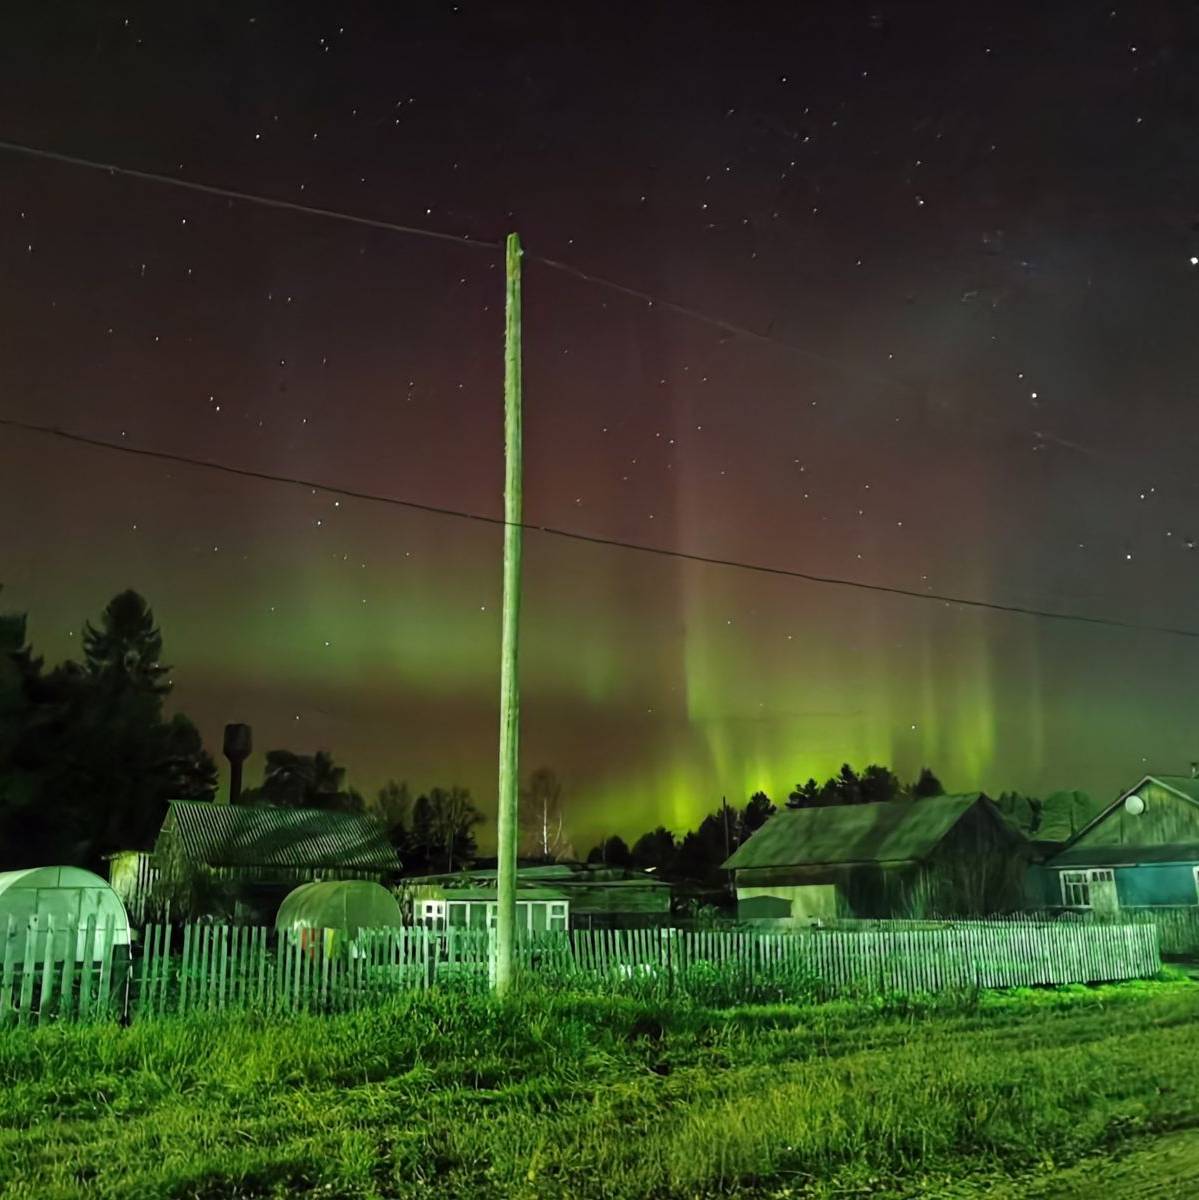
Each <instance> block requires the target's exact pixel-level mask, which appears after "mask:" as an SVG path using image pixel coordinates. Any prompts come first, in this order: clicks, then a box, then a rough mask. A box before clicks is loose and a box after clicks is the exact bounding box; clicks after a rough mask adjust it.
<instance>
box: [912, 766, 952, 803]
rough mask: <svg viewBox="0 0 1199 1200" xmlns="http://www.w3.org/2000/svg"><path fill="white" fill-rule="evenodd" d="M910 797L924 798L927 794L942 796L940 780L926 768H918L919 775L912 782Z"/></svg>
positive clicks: (914, 798)
mask: <svg viewBox="0 0 1199 1200" xmlns="http://www.w3.org/2000/svg"><path fill="white" fill-rule="evenodd" d="M911 791H912V799H913V800H924V799H926V798H927V797H929V796H944V795H945V789H944V788H943V787H942V786H941V781H940V780H939V779H938V778H937V777H936V776H935V775H934V774H933V773H932V771H930V770H929V769H928V767H921V768H920V777H919V778H918V779H917V780H916V782H915V783H913V784H912V789H911Z"/></svg>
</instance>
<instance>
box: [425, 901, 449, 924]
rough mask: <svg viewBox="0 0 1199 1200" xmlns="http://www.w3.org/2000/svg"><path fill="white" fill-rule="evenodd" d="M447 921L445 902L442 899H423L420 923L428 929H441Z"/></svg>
mask: <svg viewBox="0 0 1199 1200" xmlns="http://www.w3.org/2000/svg"><path fill="white" fill-rule="evenodd" d="M444 921H445V903H444V902H443V901H441V900H422V901H421V906H420V923H421V924H422V925H423V926H424V927H425V928H426V929H440V928H441V927H442V924H443V923H444Z"/></svg>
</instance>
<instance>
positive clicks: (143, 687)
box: [83, 588, 171, 696]
mask: <svg viewBox="0 0 1199 1200" xmlns="http://www.w3.org/2000/svg"><path fill="white" fill-rule="evenodd" d="M83 650H84V665H85V666H86V668H87V671H88V673H89V674H90V675H91V676H92V677H93V678H95V679H99V680H103V681H105V682H108V683H114V684H117V685H122V684H129V685H132V686H133V687H134V688H136V689H137V690H139V691H146V692H149V693H151V694H153V695H155V696H165V695H166V694H167V693H168V692H169V691H170V690H171V684H170V683H169V682H164V681H163V676H164V675H166V674H167V673H168V672H169V671H170V667H166V666H163V665H162V663H161V661H160V659H161V657H162V634H161V633H160V632H159V630H158V628H157V627H156V626H155V624H154V613H153V612H152V611H151V609H150V607H149V605H148V604H147V603H146V601H145V600H144V599H143V598H142V597H141V596H140V595H138V593H137V592H135V591H133V589H132V588H130V589H128V590H127V591H124V592H121V594H120V595H119V596H114V597H113V598H112V599H111V600H110V601H109V602H108V607H107V608H105V610H104V612H103V614H102V615H101V617H100V627H99V628H98V629H97V628H96V627H95V626H94V625H93V624H92V623H91V622H90V621H88V622H87V623H86V625H85V626H84V629H83Z"/></svg>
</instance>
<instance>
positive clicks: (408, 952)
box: [0, 920, 1161, 1023]
mask: <svg viewBox="0 0 1199 1200" xmlns="http://www.w3.org/2000/svg"><path fill="white" fill-rule="evenodd" d="M21 932H24V935H25V936H24V945H23V947H22V951H23V952H22V953H21V954H19V955H18V954H17V953H15V952H14V947H15V946H16V945H17V944H18V943H19V942H20V941H21V938H20V936H19V934H20V933H21ZM14 933H15V934H17V935H18V936H14ZM9 934H10V936H9V939H8V942H7V943H6V947H7V949H6V951H5V956H4V967H3V977H2V981H0V1016H2V1017H3V1018H4V1019H6V1020H8V1021H9V1022H10V1023H11V1022H12V1021H14V1020H15V1021H16V1022H18V1023H25V1022H39V1021H47V1020H52V1019H66V1020H78V1019H88V1018H94V1017H99V1016H112V1015H114V1014H116V1015H121V1016H123V1017H125V1018H126V1019H132V1020H140V1019H145V1018H148V1017H154V1016H163V1015H179V1014H187V1013H194V1012H215V1011H220V1010H223V1009H229V1008H253V1009H257V1010H261V1011H265V1012H270V1013H294V1012H331V1011H345V1010H348V1009H354V1008H359V1007H362V1006H364V1005H369V1004H374V1003H378V1002H379V1001H381V1000H383V999H385V998H386V997H388V996H392V995H395V994H397V993H399V992H405V991H412V990H417V989H426V988H430V987H433V986H442V987H446V986H449V987H459V988H468V989H471V990H478V991H482V990H485V989H486V988H487V987H488V984H489V970H490V960H491V940H490V939H491V937H492V936H493V935H491V934H489V933H488V931H486V930H471V929H450V930H445V931H434V930H426V929H422V928H406V929H385V930H371V931H361V932H360V933H359V935H358V936H357V937H356V938H354V939H347V938H346V937H345V936H344V935H341V934H336V933H334V932H333V931H332V930H304V931H301V932H300V933H299V934H276V933H275V931H274V930H270V929H267V928H263V927H256V928H255V927H249V926H230V925H184V926H171V925H165V924H161V925H150V926H147V927H146V929H145V931H144V933H143V937H142V939H141V944H140V946H139V948H138V953H137V955H136V957H135V958H134V960H133V962H132V964H131V965H130V967H129V969H128V972H127V979H126V978H123V974H126V973H123V972H122V971H121V970H120V969H119V963H118V962H117V960H116V957H115V956H114V947H113V944H112V930H111V925H110V926H109V927H108V928H107V929H106V930H99V931H97V930H96V929H95V927H94V920H93V923H92V924H91V925H89V927H88V928H87V929H86V930H84V931H83V932H82V935H81V937H80V942H79V944H81V945H82V946H83V947H84V948H85V949H86V948H88V947H90V948H91V949H92V951H93V952H92V953H91V954H87V953H84V954H82V955H81V956H79V961H77V962H72V961H71V956H70V955H69V954H65V955H64V954H62V953H61V951H60V950H59V949H56V947H59V946H61V945H62V944H64V943H65V942H67V941H69V936H70V931H66V936H60V935H63V934H64V931H62V930H58V931H55V930H53V928H52V927H41V928H38V927H37V926H36V923H32V924H31V926H30V928H29V929H28V930H25V931H14V930H13V929H12V928H11V925H10V929H9ZM56 939H57V940H56ZM117 949H119V947H118V948H117ZM517 959H518V963H519V966H520V971H521V973H522V974H523V975H524V976H526V977H528V976H532V977H535V978H536V979H537V980H538V981H539V982H541V983H544V984H546V985H550V986H555V985H564V986H573V987H581V988H591V989H595V990H600V989H603V990H611V989H613V988H620V987H622V986H624V985H626V984H627V983H629V982H630V981H632V983H633V986H638V985H640V986H648V987H651V988H660V989H661V990H662V991H663V993H669V994H689V995H693V996H699V997H711V996H713V995H714V994H716V993H715V992H714V991H713V988H715V987H717V986H719V987H720V988H721V989H723V990H721V991H720V992H719V994H720V995H722V996H729V997H737V996H739V995H744V996H745V997H747V998H748V997H760V996H762V995H764V994H769V995H771V996H774V997H775V998H778V999H786V998H787V997H789V996H791V997H800V996H802V997H805V998H807V997H811V996H817V997H821V998H830V997H834V996H842V995H869V994H875V995H877V994H887V993H915V992H940V991H948V990H954V989H970V988H979V987H983V988H1008V987H1018V986H1033V985H1038V984H1063V983H1097V982H1113V981H1117V980H1125V979H1136V978H1146V977H1149V976H1152V975H1154V974H1156V973H1157V971H1158V970H1159V968H1160V966H1161V959H1160V955H1159V951H1158V932H1157V928H1156V926H1154V925H1152V924H1131V925H1115V924H1107V923H1098V922H1096V923H1090V922H1086V923H1084V922H1066V921H1057V922H1028V921H1025V922H1013V921H978V922H959V923H956V924H947V925H944V926H940V927H931V928H930V927H926V928H875V929H864V930H835V929H834V930H829V929H813V930H808V931H802V932H795V931H790V932H760V931H751V930H734V931H717V930H694V931H693V930H680V929H624V930H621V929H617V930H611V929H608V930H574V931H572V932H570V933H565V932H562V933H539V934H532V935H526V936H525V937H524V938H522V939H521V940H520V941H519V942H518V944H517ZM764 988H765V989H767V991H766V992H764V991H763V989H764Z"/></svg>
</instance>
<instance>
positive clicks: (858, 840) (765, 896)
mask: <svg viewBox="0 0 1199 1200" xmlns="http://www.w3.org/2000/svg"><path fill="white" fill-rule="evenodd" d="M1027 857H1028V849H1027V842H1026V841H1025V839H1024V838H1023V837H1022V836H1021V834H1020V833H1019V832H1018V831H1017V830H1016V829H1014V828H1013V827H1012V826H1011V825H1010V824H1009V823H1008V822H1007V821H1005V820H1004V818H1003V816H1002V814H1001V813H1000V812H999V810H998V809H997V808H996V807H995V805H994V804H992V802H991V801H990V800H989V799H988V798H987V797H986V796H985V795H983V794H982V793H979V792H974V793H971V794H969V795H961V796H932V797H928V798H926V799H921V800H915V801H892V802H890V803H882V804H847V805H830V806H826V807H820V808H798V809H783V810H782V811H781V812H778V813H775V814H774V816H772V817H771V818H770V819H769V820H768V821H767V822H766V823H765V824H764V825H763V826H762V827H761V829H759V830H758V831H757V832H756V833H754V834H753V836H752V837H750V838H749V840H748V841H746V842H745V843H744V844H743V845H742V846H740V847H739V848H738V849H737V851H736V852H735V853H734V854H733V855H732V856H731V857H730V858H729V859H728V860H727V861H726V862H725V864H724V868H725V869H726V870H729V871H731V872H732V873H733V880H734V883H735V885H736V890H737V914H738V916H739V917H740V918H742V919H749V920H752V919H755V918H791V919H800V920H804V919H806V920H813V919H831V918H836V917H900V916H905V917H919V916H924V915H932V914H950V913H953V914H963V915H964V914H970V913H989V912H997V911H1003V910H1008V909H1015V908H1019V907H1020V906H1021V904H1022V903H1023V899H1024V884H1025V872H1026V865H1027Z"/></svg>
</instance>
